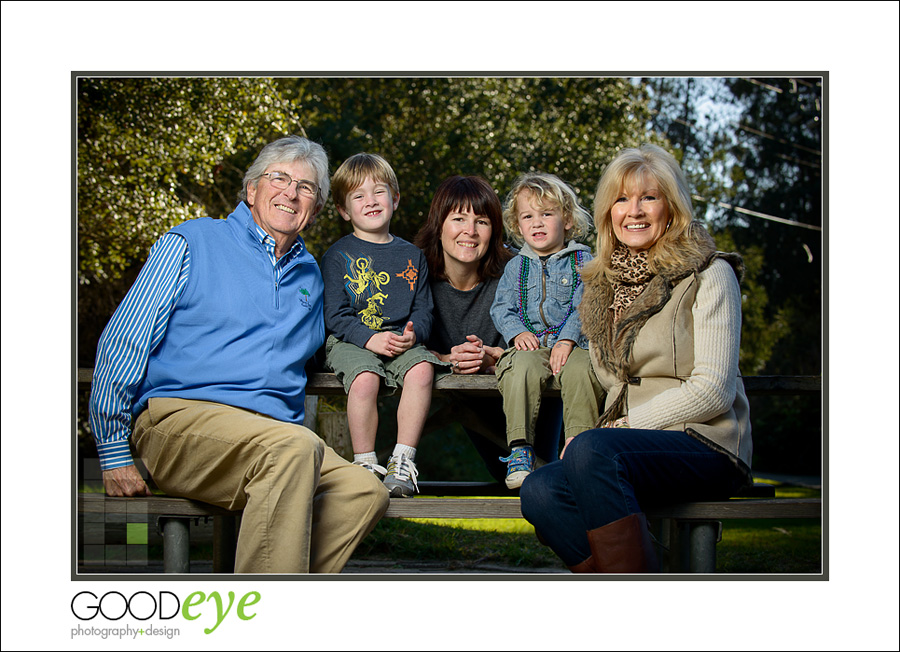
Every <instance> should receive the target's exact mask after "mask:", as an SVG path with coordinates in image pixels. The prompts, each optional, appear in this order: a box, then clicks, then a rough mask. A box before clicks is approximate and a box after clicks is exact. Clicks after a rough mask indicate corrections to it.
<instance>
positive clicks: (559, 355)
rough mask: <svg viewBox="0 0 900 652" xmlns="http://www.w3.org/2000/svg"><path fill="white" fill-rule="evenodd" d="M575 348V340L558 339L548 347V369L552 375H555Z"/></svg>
mask: <svg viewBox="0 0 900 652" xmlns="http://www.w3.org/2000/svg"><path fill="white" fill-rule="evenodd" d="M574 350H575V342H573V341H572V340H560V341H559V342H557V343H556V344H554V345H553V348H552V349H550V369H551V370H552V371H553V375H554V376H555V375H557V374H558V373H559V372H560V371H561V370H562V368H563V365H564V364H566V360H568V359H569V354H570V353H572V351H574Z"/></svg>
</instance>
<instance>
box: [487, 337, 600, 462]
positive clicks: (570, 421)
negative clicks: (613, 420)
mask: <svg viewBox="0 0 900 652" xmlns="http://www.w3.org/2000/svg"><path fill="white" fill-rule="evenodd" d="M497 386H498V387H499V389H500V393H501V394H502V395H503V412H504V413H505V414H506V441H507V443H512V442H514V441H517V440H524V441H526V442H527V443H529V444H531V445H532V446H533V445H534V439H535V428H534V426H535V423H536V422H537V416H538V410H539V409H540V407H541V392H543V390H544V388H545V387H548V386H549V387H551V388H553V389H559V390H560V395H561V397H562V402H563V427H564V432H565V437H567V438H568V437H574V436H576V435H579V434H581V433H582V432H584V431H585V430H591V429H592V428H596V427H597V420H598V419H599V418H600V412H599V409H598V405H597V397H598V396H600V394H601V393H602V388H601V387H600V385H599V383H598V382H597V378H596V376H594V370H593V369H591V356H590V354H589V353H588V352H587V351H585V350H584V349H581V348H578V347H575V349H574V350H573V351H572V353H571V354H570V355H569V358H568V360H566V364H564V365H563V366H562V369H561V370H560V372H559V374H558V375H556V376H554V375H553V372H552V371H551V370H550V349H549V348H547V347H541V348H540V349H538V350H536V351H517V350H516V349H507V350H506V351H505V352H504V353H503V355H502V356H500V360H498V361H497Z"/></svg>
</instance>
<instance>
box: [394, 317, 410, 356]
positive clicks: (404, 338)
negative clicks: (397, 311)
mask: <svg viewBox="0 0 900 652" xmlns="http://www.w3.org/2000/svg"><path fill="white" fill-rule="evenodd" d="M390 335H391V339H390V342H389V344H388V347H389V348H390V350H391V352H392V353H391V355H392V356H395V355H400V354H401V353H405V352H406V351H409V350H410V349H411V348H413V346H415V344H416V331H415V330H413V323H412V322H411V321H408V322H406V328H404V329H403V332H402V333H401V334H400V335H397V333H391V334H390Z"/></svg>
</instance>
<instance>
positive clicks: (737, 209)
mask: <svg viewBox="0 0 900 652" xmlns="http://www.w3.org/2000/svg"><path fill="white" fill-rule="evenodd" d="M691 197H692V198H693V199H695V200H697V201H702V202H705V203H707V204H714V205H716V206H719V207H721V208H725V209H727V210H730V211H734V212H735V213H741V214H742V215H749V216H751V217H759V218H762V219H764V220H771V221H772V222H778V223H779V224H787V225H788V226H799V227H801V228H804V229H810V230H811V231H821V230H822V227H821V226H815V225H814V224H804V223H803V222H797V221H796V220H787V219H785V218H783V217H776V216H774V215H767V214H766V213H760V212H759V211H751V210H750V209H748V208H741V207H740V206H734V205H733V204H726V203H725V202H721V201H718V202H717V201H712V200H709V199H706V198H704V197H700V196H699V195H691Z"/></svg>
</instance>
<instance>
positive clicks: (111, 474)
mask: <svg viewBox="0 0 900 652" xmlns="http://www.w3.org/2000/svg"><path fill="white" fill-rule="evenodd" d="M103 488H104V489H106V495H107V496H152V495H153V494H152V493H150V488H149V487H148V486H147V483H146V482H144V479H143V478H142V477H141V474H140V473H138V470H137V468H136V467H135V466H134V464H132V465H131V466H120V467H119V468H117V469H110V470H109V471H104V472H103Z"/></svg>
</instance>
